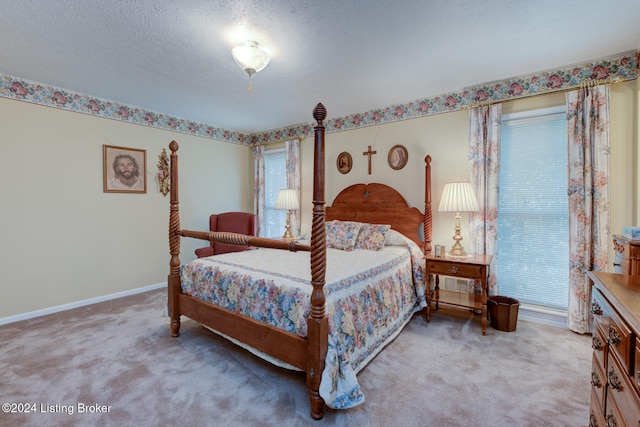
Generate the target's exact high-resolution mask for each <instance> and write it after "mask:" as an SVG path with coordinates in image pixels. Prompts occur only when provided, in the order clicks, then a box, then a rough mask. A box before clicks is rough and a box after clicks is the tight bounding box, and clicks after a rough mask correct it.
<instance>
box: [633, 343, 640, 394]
mask: <svg viewBox="0 0 640 427" xmlns="http://www.w3.org/2000/svg"><path fill="white" fill-rule="evenodd" d="M635 353H636V356H635V357H634V360H635V362H636V363H635V365H636V369H635V370H634V373H633V381H634V383H635V386H636V391H637V392H638V393H640V338H638V337H636V351H635Z"/></svg>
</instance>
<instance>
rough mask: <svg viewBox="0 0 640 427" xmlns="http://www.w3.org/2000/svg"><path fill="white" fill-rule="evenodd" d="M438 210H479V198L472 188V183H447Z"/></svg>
mask: <svg viewBox="0 0 640 427" xmlns="http://www.w3.org/2000/svg"><path fill="white" fill-rule="evenodd" d="M438 210H439V211H440V212H477V211H479V210H480V208H479V207H478V199H477V198H476V195H475V193H474V192H473V188H471V183H469V182H450V183H448V184H445V186H444V190H443V192H442V199H440V207H439V208H438Z"/></svg>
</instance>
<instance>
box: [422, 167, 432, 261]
mask: <svg viewBox="0 0 640 427" xmlns="http://www.w3.org/2000/svg"><path fill="white" fill-rule="evenodd" d="M424 165H425V166H424V167H425V170H424V222H423V225H424V229H423V231H424V248H423V249H424V250H423V252H424V254H425V255H427V254H428V253H429V252H431V238H432V237H433V236H432V233H433V214H432V212H431V156H429V155H427V157H425V158H424Z"/></svg>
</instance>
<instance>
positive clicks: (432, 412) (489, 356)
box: [0, 291, 591, 427]
mask: <svg viewBox="0 0 640 427" xmlns="http://www.w3.org/2000/svg"><path fill="white" fill-rule="evenodd" d="M164 304H165V293H164V291H152V292H147V293H144V294H140V295H136V296H133V297H127V298H122V299H119V300H113V301H109V302H105V303H100V304H96V305H93V306H88V307H83V308H78V309H74V310H70V311H67V312H64V313H58V314H53V315H49V316H44V317H40V318H37V319H32V320H28V321H23V322H18V323H13V324H9V325H5V326H0V345H1V349H2V350H1V352H0V368H1V369H0V401H1V402H2V403H16V404H28V405H29V406H28V408H29V409H32V410H33V409H35V413H5V412H0V425H1V426H31V425H33V426H48V425H52V426H89V425H95V426H177V425H180V426H217V425H225V426H227V425H228V426H236V425H243V426H268V425H274V426H304V425H312V426H399V425H402V426H492V427H494V426H570V427H576V426H586V425H587V424H588V418H589V387H590V384H589V378H590V369H591V346H590V345H591V339H590V337H589V336H582V335H577V334H574V333H572V332H569V331H566V330H562V329H557V328H553V327H550V326H544V325H539V324H535V323H530V322H525V321H518V326H517V330H516V331H515V332H500V331H497V330H495V329H491V328H490V327H489V328H488V330H487V335H486V336H484V337H483V336H482V335H481V333H480V321H479V318H478V316H476V315H474V314H472V313H470V312H468V311H465V310H454V309H446V308H441V309H440V310H439V311H438V312H436V313H435V314H434V315H433V317H432V320H431V323H429V324H427V323H426V322H425V321H424V319H423V318H421V317H415V318H414V319H413V320H412V321H411V322H410V323H409V324H408V325H407V327H406V328H405V330H404V331H403V332H402V333H401V334H400V336H399V337H398V338H397V339H396V340H395V341H394V342H393V343H391V344H390V345H389V346H388V347H387V348H386V349H385V350H384V351H383V352H382V353H381V354H380V355H378V357H376V358H375V359H374V360H373V361H372V362H371V363H370V364H369V366H367V368H365V369H364V370H363V371H362V372H361V373H360V374H359V376H358V378H359V381H360V384H361V386H362V388H363V390H364V392H365V394H366V401H365V403H364V404H362V405H361V406H359V407H357V408H354V409H350V410H346V411H333V410H329V409H328V410H327V413H326V415H325V418H324V419H323V420H321V421H314V420H312V419H311V418H310V416H309V404H308V393H307V389H306V387H305V385H304V378H303V376H302V374H301V373H295V372H290V371H286V370H283V369H280V368H276V367H273V366H272V365H269V364H267V363H265V362H263V361H262V360H260V359H258V358H256V357H255V356H253V355H251V354H250V353H248V352H246V351H244V350H242V349H239V348H238V347H236V346H234V345H232V344H230V343H228V342H227V341H225V340H224V339H221V338H219V337H217V336H216V335H214V334H212V333H211V332H209V331H208V330H206V329H204V328H203V327H201V326H199V325H197V324H196V323H194V322H192V321H191V320H188V319H185V320H183V326H182V329H181V332H182V333H181V336H180V337H179V338H171V337H170V335H169V321H168V319H167V318H166V317H163V309H164ZM3 409H4V407H3ZM14 409H18V406H17V405H15V406H14ZM92 410H94V411H95V410H105V411H106V412H103V413H98V412H90V411H92ZM70 412H72V413H70Z"/></svg>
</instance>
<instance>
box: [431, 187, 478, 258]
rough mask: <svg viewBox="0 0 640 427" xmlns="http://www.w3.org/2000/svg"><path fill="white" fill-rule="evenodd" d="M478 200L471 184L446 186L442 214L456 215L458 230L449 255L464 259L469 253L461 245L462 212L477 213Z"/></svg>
mask: <svg viewBox="0 0 640 427" xmlns="http://www.w3.org/2000/svg"><path fill="white" fill-rule="evenodd" d="M479 210H480V209H479V208H478V199H477V198H476V196H475V194H474V192H473V188H471V183H469V182H450V183H448V184H445V186H444V190H443V192H442V199H440V207H439V208H438V211H440V212H455V213H456V229H455V234H454V236H453V240H454V242H455V243H454V244H453V246H452V247H451V250H450V251H449V255H451V256H455V257H464V256H466V255H467V253H466V252H465V251H464V248H463V247H462V245H461V244H460V241H461V240H462V236H461V235H460V212H477V211H479Z"/></svg>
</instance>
